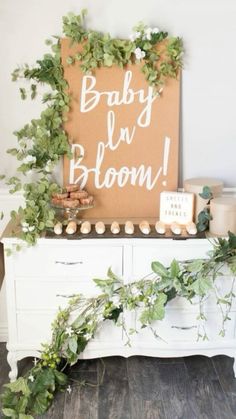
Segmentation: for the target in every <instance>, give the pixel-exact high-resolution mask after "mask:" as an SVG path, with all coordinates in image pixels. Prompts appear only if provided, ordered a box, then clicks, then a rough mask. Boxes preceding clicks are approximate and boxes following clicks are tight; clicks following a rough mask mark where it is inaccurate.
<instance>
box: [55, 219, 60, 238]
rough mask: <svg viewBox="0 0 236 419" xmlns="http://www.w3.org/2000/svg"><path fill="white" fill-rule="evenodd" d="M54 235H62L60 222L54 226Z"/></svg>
mask: <svg viewBox="0 0 236 419" xmlns="http://www.w3.org/2000/svg"><path fill="white" fill-rule="evenodd" d="M54 233H55V234H56V235H57V236H59V235H60V234H62V223H60V222H58V223H56V224H55V225H54Z"/></svg>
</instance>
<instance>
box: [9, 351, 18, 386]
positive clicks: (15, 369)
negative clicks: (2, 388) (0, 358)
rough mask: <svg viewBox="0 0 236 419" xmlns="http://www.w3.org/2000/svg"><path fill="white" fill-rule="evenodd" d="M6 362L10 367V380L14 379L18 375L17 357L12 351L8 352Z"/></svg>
mask: <svg viewBox="0 0 236 419" xmlns="http://www.w3.org/2000/svg"><path fill="white" fill-rule="evenodd" d="M7 362H8V364H9V365H10V368H11V370H10V372H9V378H10V381H15V380H16V379H17V375H18V366H17V358H16V355H15V353H14V352H8V354H7Z"/></svg>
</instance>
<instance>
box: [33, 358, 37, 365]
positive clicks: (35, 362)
mask: <svg viewBox="0 0 236 419" xmlns="http://www.w3.org/2000/svg"><path fill="white" fill-rule="evenodd" d="M37 363H38V360H37V358H34V360H33V364H34V366H36V365H37Z"/></svg>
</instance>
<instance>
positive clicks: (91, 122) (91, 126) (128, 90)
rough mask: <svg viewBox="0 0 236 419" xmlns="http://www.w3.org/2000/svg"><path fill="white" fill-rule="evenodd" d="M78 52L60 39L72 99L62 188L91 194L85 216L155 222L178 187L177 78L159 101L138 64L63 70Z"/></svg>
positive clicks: (164, 90) (66, 126) (74, 67)
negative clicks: (165, 195) (166, 196)
mask: <svg viewBox="0 0 236 419" xmlns="http://www.w3.org/2000/svg"><path fill="white" fill-rule="evenodd" d="M77 50H78V48H77ZM75 52H76V48H75V47H73V48H72V47H71V46H70V43H69V41H68V40H67V39H63V40H62V63H63V66H64V71H65V79H66V80H67V81H68V83H69V92H70V94H71V95H72V101H71V111H70V112H69V115H68V121H67V122H66V124H65V129H66V131H67V133H68V134H69V138H70V142H71V144H72V152H73V159H72V160H68V159H67V158H65V160H64V183H65V184H68V183H79V184H80V185H81V186H82V187H86V189H87V190H88V192H89V193H90V194H91V195H94V198H95V207H94V208H93V209H91V210H89V211H86V216H87V217H91V218H97V217H98V218H99V217H100V218H104V217H105V218H116V217H125V218H129V217H142V218H146V217H158V214H159V202H160V192H161V191H163V190H169V191H175V190H176V188H177V181H178V179H177V177H178V147H179V138H178V136H179V80H174V79H170V80H168V81H167V84H166V85H165V86H164V88H163V92H162V94H161V96H159V97H158V96H154V95H153V89H152V87H150V86H149V85H148V83H147V81H146V80H145V78H144V75H143V74H142V73H141V71H140V65H139V64H135V65H129V66H127V67H126V68H125V69H120V68H117V67H112V68H104V67H102V68H100V69H96V74H94V75H85V74H83V73H82V72H81V70H80V68H79V64H75V65H68V64H66V58H67V57H68V56H70V55H73V54H74V53H75ZM82 215H83V214H82Z"/></svg>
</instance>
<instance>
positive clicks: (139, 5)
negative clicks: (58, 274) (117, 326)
mask: <svg viewBox="0 0 236 419" xmlns="http://www.w3.org/2000/svg"><path fill="white" fill-rule="evenodd" d="M84 7H86V8H87V9H88V11H89V16H88V25H89V26H90V27H92V28H95V29H99V30H107V31H110V32H111V34H112V35H114V36H120V37H128V35H129V34H130V31H131V28H132V27H133V25H134V24H135V23H137V22H138V21H140V20H144V21H145V22H146V23H148V24H150V25H158V26H159V27H161V28H164V29H166V30H168V31H169V33H170V34H173V35H180V36H182V37H183V39H184V43H185V49H186V58H185V68H184V71H183V78H182V80H183V83H182V115H181V122H182V129H181V155H180V160H181V177H180V183H179V185H180V186H181V183H182V179H183V178H188V177H194V176H199V175H206V176H212V177H218V178H221V179H223V180H224V181H225V186H235V185H236V169H235V163H234V160H235V159H234V157H235V156H234V154H235V152H236V124H235V117H236V108H235V98H234V97H235V93H236V76H235V74H236V49H235V45H234V41H235V39H236V24H235V21H236V1H235V0H226V1H224V0H147V1H145V2H144V1H143V0H119V1H117V0H116V1H115V0H96V1H95V0H93V1H92V0H80V1H79V0H67V1H65V0H40V1H38V0H20V1H15V0H2V1H1V3H0V33H1V43H0V54H1V72H0V88H1V90H0V91H1V112H0V129H1V141H0V171H2V169H6V170H7V172H8V173H13V172H14V167H15V161H14V158H12V157H11V156H8V155H7V156H6V155H5V153H4V150H5V149H6V148H8V147H12V146H14V143H15V139H14V136H13V135H12V131H14V130H16V129H18V128H20V127H21V126H22V125H23V124H24V123H25V122H27V121H28V120H29V118H31V117H36V116H37V115H38V114H39V111H40V108H41V107H40V104H39V103H38V102H36V103H35V104H33V105H32V103H31V102H30V101H29V102H21V101H20V99H19V94H18V89H17V85H16V84H14V83H12V82H11V80H10V73H11V71H12V69H14V68H15V66H16V65H17V64H21V63H24V62H28V63H34V62H35V60H36V59H37V58H39V57H41V55H42V54H43V53H44V52H46V51H47V47H46V46H45V45H44V40H45V39H46V38H47V37H48V36H49V35H50V34H60V33H61V17H62V16H63V15H65V14H66V13H67V12H68V11H73V12H79V11H80V10H81V8H84Z"/></svg>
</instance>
